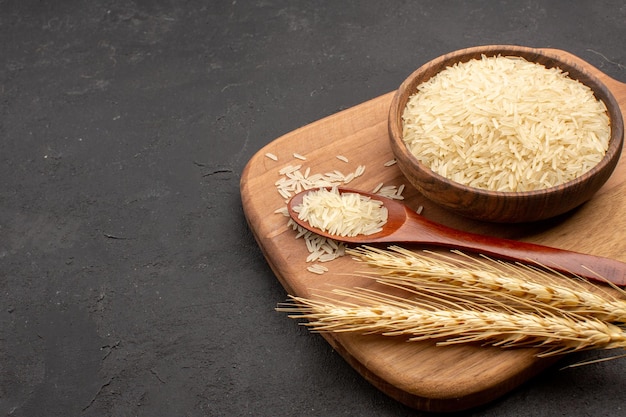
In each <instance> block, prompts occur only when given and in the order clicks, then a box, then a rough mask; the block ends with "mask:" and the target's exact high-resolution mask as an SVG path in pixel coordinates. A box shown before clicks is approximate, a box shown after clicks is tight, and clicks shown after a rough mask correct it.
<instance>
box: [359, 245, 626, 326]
mask: <svg viewBox="0 0 626 417" xmlns="http://www.w3.org/2000/svg"><path fill="white" fill-rule="evenodd" d="M347 253H348V254H350V255H352V256H353V257H354V258H355V259H357V260H359V261H363V262H365V263H367V264H368V265H369V266H372V267H374V268H375V269H374V270H373V271H374V272H373V274H375V275H376V276H377V277H379V280H380V281H381V282H383V283H385V284H387V285H395V286H399V287H403V288H413V289H414V290H415V289H420V288H424V287H425V286H428V285H434V284H436V285H438V287H437V288H438V291H440V292H446V291H448V292H449V294H459V293H460V292H462V293H464V294H466V295H467V296H469V295H472V294H474V295H476V294H481V296H483V297H485V296H486V297H489V298H496V297H504V298H506V299H508V300H510V301H514V302H517V303H519V304H520V305H529V304H530V305H531V306H532V308H540V309H543V308H546V307H551V308H553V309H555V310H558V311H559V312H561V313H562V312H568V313H569V314H576V315H583V316H589V317H594V318H597V319H599V320H603V321H607V322H615V323H626V300H624V299H622V298H617V297H615V296H613V295H611V294H609V293H608V292H606V291H600V289H599V287H596V291H600V292H598V293H596V292H592V291H590V290H589V289H587V288H585V287H584V286H582V285H577V286H573V287H570V286H566V285H563V284H559V283H558V282H557V281H556V280H555V279H554V274H550V273H549V272H546V271H543V270H541V269H538V268H535V267H532V266H525V265H520V264H508V263H504V262H499V261H495V260H491V259H488V258H485V259H482V260H481V259H476V258H470V257H468V256H465V259H464V260H462V259H461V260H459V259H452V258H451V257H447V256H445V255H443V254H436V253H432V252H427V251H424V252H422V253H417V252H412V251H409V250H407V249H404V248H401V247H398V246H392V247H390V248H389V250H383V249H378V248H373V247H359V248H355V249H350V250H348V251H347ZM455 253H456V254H457V255H463V254H462V253H461V252H458V251H456V252H455ZM572 281H573V280H568V283H570V285H572ZM446 285H447V290H446V289H445V288H446ZM453 287H458V289H459V290H458V291H455V290H454V288H453ZM615 288H616V287H615ZM461 289H462V291H461ZM616 289H617V288H616ZM619 291H621V293H622V294H624V292H623V290H619Z"/></svg>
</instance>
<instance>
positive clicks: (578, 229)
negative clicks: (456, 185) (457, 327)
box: [241, 50, 626, 412]
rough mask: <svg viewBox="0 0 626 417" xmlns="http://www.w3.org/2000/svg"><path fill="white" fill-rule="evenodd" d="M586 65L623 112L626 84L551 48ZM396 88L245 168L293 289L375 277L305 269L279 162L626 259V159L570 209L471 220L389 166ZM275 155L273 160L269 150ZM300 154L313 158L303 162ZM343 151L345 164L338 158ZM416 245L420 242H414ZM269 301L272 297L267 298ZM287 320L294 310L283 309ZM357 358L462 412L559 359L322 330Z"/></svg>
mask: <svg viewBox="0 0 626 417" xmlns="http://www.w3.org/2000/svg"><path fill="white" fill-rule="evenodd" d="M548 51H549V52H551V53H556V54H559V55H561V56H562V57H563V58H565V59H568V60H570V61H572V62H573V63H575V64H577V65H580V66H584V67H587V68H589V69H590V70H591V71H592V72H593V73H595V74H596V75H597V76H598V77H599V78H600V79H601V80H602V81H603V82H604V83H606V85H607V86H608V87H609V89H610V90H611V91H612V92H613V94H614V95H615V97H616V99H617V101H618V102H619V103H620V108H621V111H622V114H624V112H625V110H626V84H623V83H621V82H618V81H616V80H614V79H611V78H610V77H608V76H607V75H605V74H603V73H602V72H601V71H599V70H598V69H596V68H593V67H592V66H590V65H589V64H588V63H586V62H584V61H583V60H581V59H580V58H577V57H576V56H574V55H572V54H569V53H567V52H564V51H559V50H548ZM393 94H394V93H393V92H391V93H388V94H385V95H383V96H380V97H378V98H375V99H372V100H370V101H367V102H365V103H363V104H360V105H358V106H355V107H353V108H350V109H347V110H344V111H342V112H340V113H337V114H335V115H332V116H329V117H326V118H324V119H322V120H319V121H317V122H314V123H312V124H309V125H307V126H304V127H302V128H299V129H297V130H295V131H293V132H290V133H288V134H286V135H284V136H281V137H279V138H278V139H276V140H274V141H273V142H271V143H270V144H268V145H267V146H265V147H264V148H263V149H261V150H260V151H259V152H258V153H257V154H256V155H254V156H253V157H252V158H251V159H250V161H249V163H248V164H247V166H246V167H245V169H244V171H243V173H242V177H241V198H242V204H243V208H244V212H245V215H246V218H247V220H248V223H249V225H250V228H251V230H252V232H253V233H254V236H255V238H256V240H257V242H258V244H259V246H260V247H261V249H262V251H263V253H264V255H265V257H266V259H267V262H268V263H269V265H270V266H271V268H272V270H273V271H274V273H275V274H276V276H277V278H278V279H279V281H280V282H281V284H282V285H283V286H284V288H285V289H286V291H287V292H288V293H289V294H291V295H297V296H301V297H315V295H316V294H319V293H323V292H325V291H328V290H329V289H332V288H333V287H336V286H344V287H346V286H347V287H357V286H361V287H367V286H369V285H372V284H371V281H370V280H368V279H366V278H362V277H358V276H355V275H350V273H354V272H355V270H357V269H359V270H362V269H363V266H362V265H358V264H357V263H356V261H354V260H352V259H350V258H349V257H342V258H339V259H337V260H334V261H332V262H328V263H325V264H324V265H325V266H327V267H328V268H329V271H328V272H326V273H325V274H323V275H318V274H314V273H311V272H309V271H307V269H306V268H307V266H309V265H310V263H307V262H306V258H307V256H308V254H309V252H308V251H307V249H306V246H305V243H304V241H303V240H302V239H295V236H296V233H295V232H294V231H293V230H292V229H291V228H289V227H287V220H286V218H285V217H284V216H283V215H281V214H276V213H274V211H275V210H276V209H279V208H281V207H284V205H285V199H284V198H283V197H281V195H280V194H279V193H278V192H277V189H276V186H275V182H276V181H277V180H278V179H279V178H280V177H281V175H279V170H280V169H281V168H283V167H285V166H287V165H296V164H302V168H301V170H302V171H303V172H304V170H305V169H306V168H307V167H309V168H310V170H311V173H312V174H313V173H326V172H329V171H333V170H339V171H341V172H343V173H344V174H347V173H350V172H354V171H355V170H356V168H357V166H358V165H364V166H365V167H366V170H365V173H364V174H363V175H362V176H360V177H358V178H356V179H355V180H353V181H352V182H351V183H350V185H349V186H350V187H351V188H356V189H362V190H365V191H371V190H372V189H374V187H376V185H377V184H379V183H380V182H383V183H384V184H385V185H396V186H399V185H401V184H406V189H405V191H404V193H403V195H404V196H405V202H406V203H407V204H408V205H409V206H411V207H413V208H414V209H416V208H417V207H419V206H422V207H423V211H422V214H423V215H424V216H425V217H427V218H429V219H431V220H434V221H437V222H440V223H443V224H446V225H448V226H451V227H456V228H458V229H463V230H468V231H472V232H477V233H484V234H490V235H495V236H501V237H507V238H512V239H519V240H525V241H529V242H534V243H539V244H544V245H550V246H555V247H560V248H563V249H570V250H576V251H579V252H587V253H592V254H596V255H601V256H606V257H612V258H615V259H619V260H621V261H626V239H624V238H623V235H624V233H623V231H625V230H626V216H622V214H623V212H624V209H626V201H625V199H626V162H624V161H621V162H620V164H619V165H618V167H617V169H616V171H615V172H614V174H613V176H612V177H611V178H610V179H609V181H608V182H607V183H606V185H605V186H604V187H603V188H602V189H601V190H600V191H599V192H598V193H597V194H596V195H595V196H594V198H593V199H592V200H591V201H589V202H588V203H586V204H585V205H583V206H582V207H580V208H579V209H577V210H575V211H574V212H572V213H569V214H567V215H564V216H561V217H559V218H556V219H551V220H549V221H544V222H540V223H537V224H532V225H524V224H522V225H497V224H489V223H481V222H476V221H472V220H468V219H465V218H462V217H459V216H456V215H454V214H452V213H450V212H447V211H445V210H443V209H441V208H439V207H437V206H435V205H433V204H432V203H430V202H429V201H427V200H425V199H424V198H423V197H422V196H421V195H419V194H418V193H417V191H415V190H414V189H413V188H412V187H410V185H409V184H408V183H407V181H405V179H404V178H403V176H402V173H401V172H400V170H399V169H398V168H397V167H395V166H391V167H387V166H385V162H387V161H389V160H391V159H392V158H393V155H392V153H391V149H390V147H389V144H388V141H389V139H388V135H387V113H388V108H389V104H390V102H391V98H392V96H393ZM268 152H269V153H272V154H274V155H276V156H278V161H274V160H272V159H270V158H268V157H267V156H266V153H268ZM294 153H297V154H300V155H302V156H304V157H306V160H304V161H303V160H300V159H297V158H295V157H294V156H293V154H294ZM337 155H343V156H345V157H347V158H348V162H344V161H341V160H339V159H337V158H336V156H337ZM415 250H419V248H415ZM268 302H273V301H272V300H268ZM285 320H287V318H286V317H285ZM322 336H323V337H324V338H325V339H326V340H327V341H328V343H330V344H331V345H332V347H333V348H334V349H335V350H336V351H337V352H339V353H340V354H341V355H342V356H343V357H344V358H345V360H346V361H348V363H350V365H352V366H353V367H354V368H355V369H356V370H357V371H358V372H359V373H360V374H361V375H363V377H365V378H366V379H367V380H368V381H370V382H371V383H372V384H373V385H375V386H376V387H377V388H379V389H380V390H382V391H383V392H385V393H386V394H387V395H389V396H391V397H393V398H395V399H397V400H398V401H400V402H402V403H404V404H406V405H408V406H410V407H413V408H416V409H420V410H425V411H438V412H439V411H444V412H447V411H458V410H463V409H468V408H471V407H475V406H478V405H481V404H484V403H487V402H489V401H491V400H494V399H495V398H497V397H499V396H501V395H503V394H505V393H506V392H508V391H510V390H511V389H513V388H515V387H516V386H518V385H520V384H521V383H523V382H525V381H527V380H528V379H530V378H532V377H533V376H534V375H536V374H538V373H539V372H541V371H542V370H544V369H545V368H546V367H548V366H549V365H551V364H552V363H554V361H555V360H554V359H538V358H536V357H535V354H536V353H537V352H536V351H535V350H533V349H508V350H505V349H500V348H492V347H480V346H466V345H463V346H461V345H459V346H450V347H437V346H435V345H434V343H432V342H418V343H411V342H407V341H406V340H405V339H403V338H390V337H383V336H373V335H367V336H363V335H352V334H323V335H322Z"/></svg>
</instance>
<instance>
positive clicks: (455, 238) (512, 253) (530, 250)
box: [418, 216, 626, 286]
mask: <svg viewBox="0 0 626 417" xmlns="http://www.w3.org/2000/svg"><path fill="white" fill-rule="evenodd" d="M420 217H421V216H420ZM419 222H420V223H422V224H423V226H425V227H423V228H422V227H420V229H419V232H418V233H420V239H419V240H420V242H423V243H426V244H431V245H433V246H444V247H453V248H456V249H459V250H465V251H469V252H472V253H477V254H482V255H486V256H491V257H496V258H498V259H502V260H507V261H518V262H521V263H524V264H527V265H534V266H538V267H543V268H547V269H552V270H555V271H558V272H561V273H565V274H568V275H576V276H579V277H584V278H587V279H589V280H594V281H600V282H604V283H607V282H611V283H613V284H615V285H617V286H626V263H623V262H620V261H617V260H615V259H610V258H604V257H601V256H595V255H589V254H584V253H579V252H573V251H568V250H564V249H557V248H553V247H549V246H543V245H537V244H533V243H527V242H520V241H516V240H510V239H502V238H497V237H491V236H484V235H479V234H475V233H469V232H464V231H460V230H456V229H452V228H449V227H447V226H443V225H441V224H437V223H431V222H430V221H428V220H426V219H425V218H423V217H422V218H421V219H420V221H419Z"/></svg>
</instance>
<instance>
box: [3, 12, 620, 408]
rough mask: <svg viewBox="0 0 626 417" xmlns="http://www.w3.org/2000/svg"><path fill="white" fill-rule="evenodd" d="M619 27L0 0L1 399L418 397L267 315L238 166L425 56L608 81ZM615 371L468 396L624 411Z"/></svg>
mask: <svg viewBox="0 0 626 417" xmlns="http://www.w3.org/2000/svg"><path fill="white" fill-rule="evenodd" d="M625 39H626V5H625V3H624V2H623V1H597V0H594V1H576V2H572V1H543V2H542V1H533V0H514V1H471V2H470V1H467V2H458V1H457V2H454V1H315V2H310V1H300V2H297V1H286V0H266V1H244V0H229V1H207V0H204V1H200V0H188V1H174V0H171V1H165V0H154V1H148V0H145V1H140V0H137V1H117V0H106V1H99V2H95V1H77V0H62V1H34V0H0V144H1V148H0V306H1V309H0V332H1V333H0V344H1V345H0V414H3V415H11V416H100V415H111V416H135V415H136V416H244V415H250V416H400V415H402V416H419V415H423V413H419V412H416V411H414V410H411V409H409V408H406V407H404V406H403V405H401V404H399V403H397V402H395V401H394V400H392V399H390V398H388V397H387V396H385V395H384V394H382V393H380V392H379V391H378V390H376V389H375V388H373V387H372V386H370V385H369V384H368V383H367V382H365V381H364V380H363V379H362V378H361V377H360V376H359V375H358V374H357V373H356V372H355V371H353V370H352V369H351V368H350V367H349V366H348V365H347V364H346V363H345V362H344V361H343V359H342V358H341V357H340V356H339V355H338V354H336V353H335V352H334V351H333V350H332V349H331V348H330V347H329V346H328V345H327V344H326V343H325V342H324V341H323V339H322V338H321V337H320V336H319V335H312V334H308V333H307V331H306V330H303V329H302V328H299V327H298V326H297V324H296V323H295V322H294V321H292V320H290V319H288V318H286V317H285V316H284V315H282V314H279V313H276V312H275V311H274V308H275V306H276V304H277V303H279V302H281V301H283V300H284V299H285V297H286V293H285V291H284V290H283V289H282V287H281V286H280V284H279V283H278V281H277V280H276V278H275V277H274V275H273V274H272V272H271V270H270V269H269V267H268V266H267V264H266V262H265V260H264V258H263V255H262V254H261V252H260V250H259V248H258V246H257V245H256V243H255V241H254V238H253V236H252V235H251V233H250V231H249V229H248V227H247V225H246V222H245V218H244V215H243V212H242V208H241V200H240V195H239V180H240V174H241V171H242V169H243V168H244V166H245V164H246V163H247V161H248V160H249V158H250V157H251V156H252V155H254V153H255V152H256V151H258V150H259V149H260V148H261V147H262V146H264V145H265V144H267V143H269V142H271V141H272V140H274V139H275V138H277V137H279V136H280V135H282V134H285V133H288V132H290V131H291V130H293V129H295V128H298V127H300V126H302V125H304V124H307V123H310V122H313V121H316V120H318V119H320V118H322V117H324V116H328V115H331V114H333V113H336V112H337V111H339V110H342V109H346V108H349V107H351V106H354V105H356V104H359V103H361V102H363V101H365V100H368V99H370V98H374V97H376V96H378V95H380V94H383V93H387V92H389V91H391V90H393V89H394V88H396V86H397V85H399V84H400V82H401V81H402V80H403V79H404V77H406V76H407V75H408V74H409V73H410V72H412V71H413V70H414V69H416V68H417V67H419V66H420V65H422V64H423V63H425V62H426V61H428V60H430V59H432V58H435V57H437V56H439V55H441V54H443V53H446V52H450V51H453V50H456V49H459V48H464V47H469V46H475V45H479V44H495V43H509V44H518V45H526V46H536V47H554V48H560V49H564V50H567V51H569V52H572V53H574V54H576V55H578V56H580V57H581V58H583V59H585V60H587V61H588V62H590V63H591V64H593V65H595V66H597V67H598V68H600V69H601V70H602V71H604V72H606V73H607V74H609V75H610V76H612V77H614V78H616V79H619V80H621V81H626V47H625V46H624V45H625ZM616 233H619V231H616ZM603 356H606V354H604V353H602V354H601V353H587V354H582V355H579V356H577V357H575V358H574V360H578V359H581V360H582V359H593V358H598V357H603ZM625 382H626V360H620V361H612V362H608V363H601V364H597V365H592V366H587V367H583V368H577V369H569V370H564V371H559V370H558V367H557V368H554V369H551V370H548V371H547V372H545V373H544V374H542V375H541V376H540V377H538V378H536V379H534V380H532V381H531V382H529V383H528V384H525V385H524V386H522V387H520V388H519V389H517V390H515V391H514V392H512V393H511V394H509V395H507V396H505V397H504V398H502V399H500V400H498V401H495V402H494V403H492V404H490V405H488V406H486V407H484V408H481V409H478V410H474V411H472V412H471V413H467V414H468V415H475V416H529V415H532V416H558V415H563V416H586V415H588V416H617V415H624V413H626V396H625V395H624V390H623V387H624V384H625Z"/></svg>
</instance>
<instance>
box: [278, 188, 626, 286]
mask: <svg viewBox="0 0 626 417" xmlns="http://www.w3.org/2000/svg"><path fill="white" fill-rule="evenodd" d="M310 191H313V190H307V191H303V192H301V193H298V194H296V195H295V196H294V197H293V198H292V199H291V200H290V201H289V203H288V205H287V208H288V210H289V215H290V216H291V218H292V219H293V220H294V221H295V222H296V223H297V224H299V225H300V226H302V227H304V228H305V229H307V230H310V231H312V232H314V233H317V234H318V235H321V236H324V237H328V238H331V239H334V240H337V241H342V242H347V243H355V244H367V243H370V244H373V243H392V242H395V243H418V244H423V245H432V246H438V247H446V248H454V249H458V250H461V251H468V252H472V253H477V254H482V255H486V256H491V257H495V258H498V259H502V260H507V261H517V262H520V263H524V264H527V265H534V266H538V267H542V268H546V269H551V270H555V271H558V272H561V273H565V274H569V275H575V276H579V277H583V278H587V279H590V280H594V281H600V282H603V283H607V282H611V283H613V284H615V285H618V286H626V263H623V262H619V261H617V260H614V259H610V258H603V257H600V256H594V255H589V254H584V253H578V252H573V251H567V250H563V249H557V248H552V247H549V246H542V245H536V244H533V243H526V242H520V241H516V240H511V239H502V238H497V237H491V236H485V235H479V234H475V233H469V232H464V231H461V230H456V229H453V228H450V227H447V226H444V225H441V224H438V223H435V222H432V221H430V220H428V219H426V218H425V217H423V216H420V215H419V214H417V213H416V212H414V211H413V210H411V209H410V208H409V207H407V206H406V205H404V204H402V203H400V202H398V201H396V200H392V199H389V198H385V197H382V196H379V195H376V194H371V193H366V192H362V191H356V190H351V189H347V188H340V189H339V192H340V193H358V194H361V195H364V196H367V197H370V198H372V199H375V200H380V201H382V202H383V204H384V205H385V207H386V208H387V210H388V212H389V217H388V220H387V223H386V224H385V225H384V226H383V230H382V231H380V232H378V233H375V234H371V235H363V234H361V235H357V236H337V235H331V234H329V233H326V232H323V231H322V230H320V229H317V228H314V227H312V226H311V225H310V224H309V223H308V222H307V221H306V220H301V219H300V218H298V213H297V212H295V211H294V207H297V206H298V205H300V204H302V199H303V197H304V195H305V194H307V193H308V192H310Z"/></svg>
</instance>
